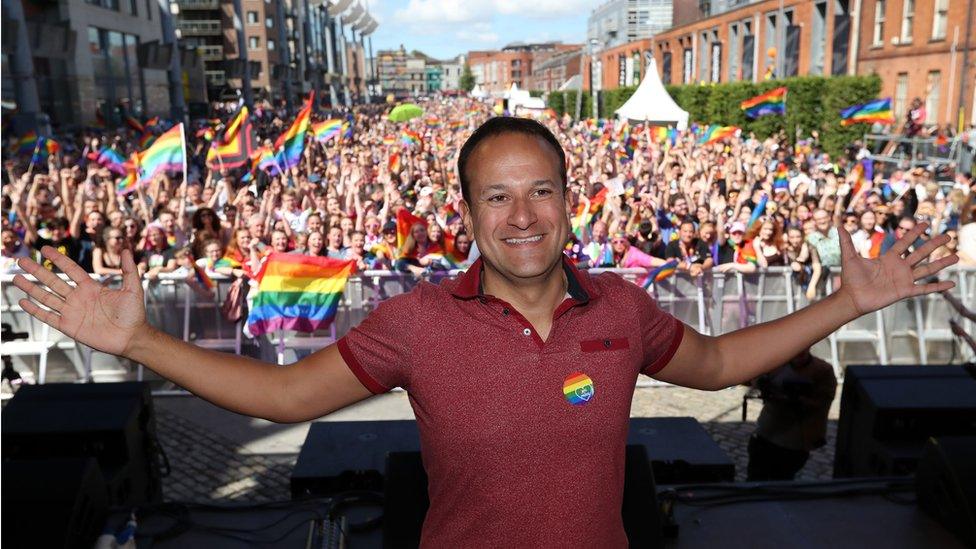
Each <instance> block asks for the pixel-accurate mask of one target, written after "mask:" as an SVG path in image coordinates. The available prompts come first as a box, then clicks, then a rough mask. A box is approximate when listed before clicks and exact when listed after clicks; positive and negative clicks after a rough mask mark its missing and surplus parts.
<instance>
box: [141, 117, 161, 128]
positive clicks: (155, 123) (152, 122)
mask: <svg viewBox="0 0 976 549" xmlns="http://www.w3.org/2000/svg"><path fill="white" fill-rule="evenodd" d="M158 125H159V117H158V116H154V117H152V118H150V119H149V120H146V123H145V124H144V125H143V127H145V128H146V130H148V129H149V128H152V127H153V126H158Z"/></svg>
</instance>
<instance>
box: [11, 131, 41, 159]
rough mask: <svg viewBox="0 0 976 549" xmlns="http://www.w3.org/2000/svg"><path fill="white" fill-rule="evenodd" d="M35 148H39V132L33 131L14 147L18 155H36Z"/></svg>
mask: <svg viewBox="0 0 976 549" xmlns="http://www.w3.org/2000/svg"><path fill="white" fill-rule="evenodd" d="M35 148H37V132H35V131H33V130H31V131H29V132H27V133H25V134H24V135H23V136H22V137H21V138H20V139H18V140H17V144H16V145H15V146H14V149H15V150H16V151H17V154H34V149H35Z"/></svg>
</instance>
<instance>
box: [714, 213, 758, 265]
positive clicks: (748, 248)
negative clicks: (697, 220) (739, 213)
mask: <svg viewBox="0 0 976 549" xmlns="http://www.w3.org/2000/svg"><path fill="white" fill-rule="evenodd" d="M728 234H729V239H728V241H727V242H726V243H725V244H723V245H721V246H720V247H719V249H718V258H719V259H718V263H719V264H718V266H717V267H715V270H716V271H718V272H720V273H727V272H729V271H737V272H740V273H754V272H756V269H757V266H756V264H757V261H758V260H757V256H756V250H755V248H753V246H752V242H751V241H749V240H746V225H745V223H743V222H741V221H736V222H734V223H732V226H731V227H729V233H728Z"/></svg>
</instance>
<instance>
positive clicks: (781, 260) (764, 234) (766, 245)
mask: <svg viewBox="0 0 976 549" xmlns="http://www.w3.org/2000/svg"><path fill="white" fill-rule="evenodd" d="M758 225H759V234H757V235H756V236H755V238H753V239H752V248H753V249H754V250H756V261H757V264H758V265H759V267H761V268H763V269H765V268H767V267H783V266H785V265H786V256H785V255H784V254H783V247H784V244H785V243H784V242H783V229H782V227H781V226H780V224H779V222H777V221H773V220H769V219H767V220H766V221H763V222H761V223H759V224H758ZM746 238H749V235H748V233H746Z"/></svg>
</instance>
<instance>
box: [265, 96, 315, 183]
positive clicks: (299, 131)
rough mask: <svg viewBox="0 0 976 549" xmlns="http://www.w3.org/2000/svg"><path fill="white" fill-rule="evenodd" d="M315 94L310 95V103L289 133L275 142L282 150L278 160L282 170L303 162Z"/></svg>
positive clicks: (300, 113)
mask: <svg viewBox="0 0 976 549" xmlns="http://www.w3.org/2000/svg"><path fill="white" fill-rule="evenodd" d="M314 95H315V92H311V93H309V94H308V101H306V102H305V106H304V107H302V110H300V111H299V112H298V116H296V117H295V121H294V122H293V123H292V125H291V127H290V128H288V131H286V132H285V133H283V134H281V135H280V136H278V141H276V142H275V149H280V150H281V152H279V153H278V159H279V160H280V162H281V167H282V169H285V170H287V169H288V168H291V167H292V166H297V165H298V163H299V162H301V161H302V152H303V151H304V150H305V134H306V133H308V125H309V119H310V118H311V116H312V103H313V96H314Z"/></svg>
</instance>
